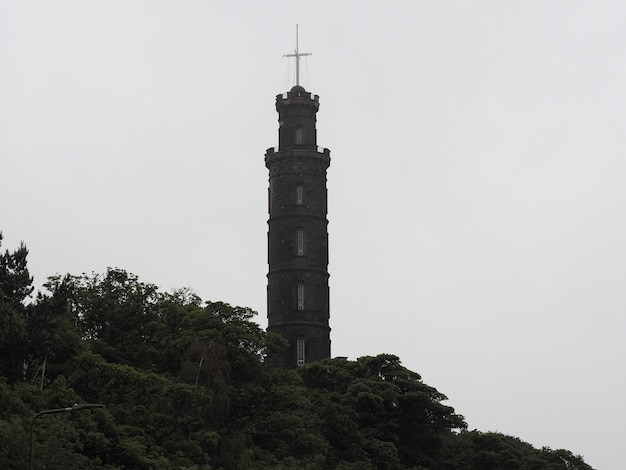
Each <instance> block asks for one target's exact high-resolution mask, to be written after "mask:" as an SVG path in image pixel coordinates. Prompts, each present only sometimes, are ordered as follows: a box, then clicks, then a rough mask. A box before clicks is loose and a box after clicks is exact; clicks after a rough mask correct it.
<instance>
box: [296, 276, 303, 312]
mask: <svg viewBox="0 0 626 470" xmlns="http://www.w3.org/2000/svg"><path fill="white" fill-rule="evenodd" d="M304 290H305V289H304V282H302V281H300V282H298V286H297V292H296V306H297V308H298V310H304Z"/></svg>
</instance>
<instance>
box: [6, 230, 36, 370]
mask: <svg viewBox="0 0 626 470" xmlns="http://www.w3.org/2000/svg"><path fill="white" fill-rule="evenodd" d="M2 239H3V236H2V232H0V247H1V246H2ZM27 256H28V249H27V248H26V245H25V244H24V243H21V244H20V246H19V248H18V249H17V250H15V251H12V252H10V251H9V250H6V251H5V252H4V253H2V254H0V375H2V376H4V377H6V378H7V379H8V380H9V382H15V381H16V380H19V379H21V378H23V377H24V364H25V362H26V357H27V344H26V341H27V338H26V313H27V311H28V309H29V307H28V306H27V305H26V300H27V298H28V296H29V295H30V294H31V293H32V291H33V287H32V282H33V278H32V277H31V276H30V274H29V272H28V267H27Z"/></svg>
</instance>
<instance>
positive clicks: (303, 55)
mask: <svg viewBox="0 0 626 470" xmlns="http://www.w3.org/2000/svg"><path fill="white" fill-rule="evenodd" d="M309 55H313V54H312V53H310V52H300V49H299V46H298V24H296V50H295V51H294V53H293V54H285V55H283V57H295V58H296V86H300V57H306V56H309Z"/></svg>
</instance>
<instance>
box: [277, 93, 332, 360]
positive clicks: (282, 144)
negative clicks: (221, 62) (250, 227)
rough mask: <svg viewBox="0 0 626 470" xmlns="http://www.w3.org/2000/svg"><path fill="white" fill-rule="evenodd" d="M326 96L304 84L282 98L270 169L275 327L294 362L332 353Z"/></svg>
mask: <svg viewBox="0 0 626 470" xmlns="http://www.w3.org/2000/svg"><path fill="white" fill-rule="evenodd" d="M318 109H319V96H317V95H312V94H311V93H309V92H307V91H306V90H305V89H304V88H303V87H301V86H299V85H296V86H294V87H293V88H292V89H291V90H290V91H288V92H287V93H284V94H282V95H278V96H277V97H276V110H277V111H278V123H279V128H278V147H276V148H270V149H268V150H267V152H266V154H265V166H266V167H267V168H268V169H269V220H268V226H269V230H268V237H267V238H268V240H267V241H268V263H269V271H268V274H267V317H268V327H267V330H268V331H270V332H275V333H278V334H280V335H282V336H283V337H284V338H286V339H287V340H288V341H289V348H288V350H287V351H285V353H284V354H283V355H282V357H279V358H277V359H279V361H280V363H281V365H282V366H283V367H285V368H292V367H296V366H300V365H303V364H305V363H308V362H314V361H319V360H321V359H324V358H327V357H330V327H329V316H330V314H329V301H328V300H329V291H328V278H329V275H328V219H327V217H326V216H327V193H326V169H327V168H328V166H329V165H330V151H329V150H328V149H325V148H321V147H318V146H317V131H316V128H315V122H316V114H317V110H318Z"/></svg>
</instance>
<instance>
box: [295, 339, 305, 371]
mask: <svg viewBox="0 0 626 470" xmlns="http://www.w3.org/2000/svg"><path fill="white" fill-rule="evenodd" d="M305 347H306V343H305V341H304V340H303V339H299V340H297V341H296V361H297V362H296V364H297V365H299V366H303V365H304V364H305V362H306V350H305Z"/></svg>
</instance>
